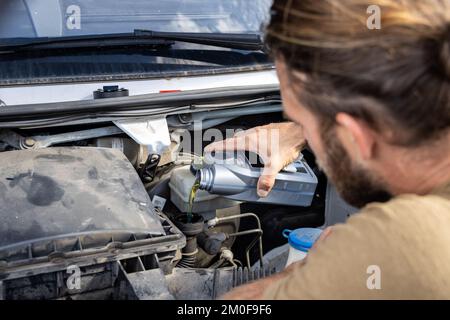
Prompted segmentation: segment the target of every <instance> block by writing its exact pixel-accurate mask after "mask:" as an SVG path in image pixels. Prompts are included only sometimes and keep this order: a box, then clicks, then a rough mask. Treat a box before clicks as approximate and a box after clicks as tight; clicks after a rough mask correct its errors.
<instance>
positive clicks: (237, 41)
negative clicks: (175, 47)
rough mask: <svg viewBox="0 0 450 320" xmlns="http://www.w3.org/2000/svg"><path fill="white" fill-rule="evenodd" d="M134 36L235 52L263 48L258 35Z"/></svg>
mask: <svg viewBox="0 0 450 320" xmlns="http://www.w3.org/2000/svg"><path fill="white" fill-rule="evenodd" d="M134 33H135V34H136V35H140V36H147V37H150V38H152V39H164V40H173V41H182V42H189V43H196V44H204V45H210V46H216V47H223V48H229V49H237V50H248V51H260V50H263V48H264V43H263V41H262V39H261V35H260V34H258V33H207V32H205V33H200V32H160V31H152V30H142V29H136V30H134Z"/></svg>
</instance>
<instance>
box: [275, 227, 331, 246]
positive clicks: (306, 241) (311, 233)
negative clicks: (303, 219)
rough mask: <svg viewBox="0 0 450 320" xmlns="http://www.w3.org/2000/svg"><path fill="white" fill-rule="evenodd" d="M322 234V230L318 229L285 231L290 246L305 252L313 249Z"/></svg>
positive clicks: (284, 234)
mask: <svg viewBox="0 0 450 320" xmlns="http://www.w3.org/2000/svg"><path fill="white" fill-rule="evenodd" d="M321 233H322V230H321V229H318V228H300V229H295V230H289V229H285V230H283V236H284V237H285V238H287V239H288V241H289V245H291V246H292V247H293V248H295V249H297V250H300V251H303V252H308V251H309V249H311V247H312V246H313V245H314V243H315V242H316V241H317V239H318V238H319V236H320V234H321Z"/></svg>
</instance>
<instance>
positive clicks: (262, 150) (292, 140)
mask: <svg viewBox="0 0 450 320" xmlns="http://www.w3.org/2000/svg"><path fill="white" fill-rule="evenodd" d="M304 146H305V138H304V137H303V130H302V128H301V127H300V126H299V125H297V124H295V123H293V122H283V123H273V124H269V125H266V126H261V127H256V128H252V129H249V130H246V131H242V132H239V133H237V134H235V135H234V137H233V138H230V139H226V140H223V141H218V142H214V143H212V144H210V145H208V146H207V147H206V148H205V152H212V151H234V150H240V151H251V152H254V153H257V154H258V155H259V156H260V157H261V159H262V161H263V162H264V169H263V172H262V174H261V177H260V178H259V180H258V188H257V192H258V195H259V196H260V197H266V196H267V194H268V193H269V192H270V190H271V189H272V187H273V185H274V183H275V177H276V175H277V174H278V173H279V172H280V170H281V169H283V168H284V167H285V166H287V165H288V164H290V163H291V162H293V161H294V160H295V159H297V158H298V156H299V154H300V151H301V150H302V148H303V147H304Z"/></svg>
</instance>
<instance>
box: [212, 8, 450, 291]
mask: <svg viewBox="0 0 450 320" xmlns="http://www.w3.org/2000/svg"><path fill="white" fill-rule="evenodd" d="M377 4H378V5H379V8H380V9H381V29H375V30H371V29H370V28H368V27H367V23H366V22H367V19H368V14H367V8H368V7H369V5H377ZM267 43H268V45H269V47H270V49H271V50H272V54H273V57H274V59H275V63H276V68H277V71H278V76H279V80H280V88H281V94H282V98H283V101H284V108H285V110H284V111H285V114H286V116H287V117H288V118H289V119H290V120H291V122H287V123H281V124H272V125H268V126H265V127H259V128H255V129H251V130H249V131H246V132H244V133H243V134H242V133H241V134H239V135H238V136H236V137H234V138H232V139H229V140H225V141H224V142H217V143H214V144H212V145H210V146H208V148H207V151H212V150H222V149H228V150H230V149H233V148H239V146H240V145H245V147H244V148H245V149H249V150H251V151H256V152H258V151H260V146H262V145H270V143H267V141H264V139H265V138H264V137H266V136H267V135H266V134H261V133H262V132H263V131H267V130H268V131H272V130H277V131H278V134H279V136H280V137H281V139H280V141H279V143H280V144H279V146H278V152H272V153H271V150H268V152H266V154H267V155H266V156H265V159H263V160H264V161H265V165H266V167H265V169H264V172H263V175H262V177H261V178H260V181H259V183H258V193H259V195H260V196H262V197H264V196H266V195H267V193H268V192H270V189H271V187H272V185H273V183H274V179H275V175H276V174H277V172H278V171H279V170H280V169H281V168H282V167H283V166H284V165H285V164H286V163H289V162H290V161H292V160H293V159H294V158H295V157H296V156H297V155H298V153H299V151H300V150H301V148H302V147H303V146H304V144H305V140H306V142H307V143H308V144H309V146H310V148H311V149H312V150H313V151H314V153H315V155H316V157H317V159H318V163H319V165H320V166H321V168H322V169H323V170H324V172H325V173H326V174H327V176H328V177H329V179H330V180H331V181H332V182H333V183H334V184H335V185H336V187H337V189H338V191H339V192H340V194H341V195H342V196H343V198H344V199H345V200H347V202H349V203H350V204H352V205H355V206H358V207H360V208H361V211H360V212H359V213H358V214H357V215H355V216H353V217H351V218H350V219H349V220H348V221H347V222H346V223H345V224H342V225H337V226H334V227H333V230H332V232H331V234H329V235H328V236H327V237H326V239H323V240H321V241H320V243H319V244H318V245H317V246H316V247H315V248H314V249H313V250H311V252H310V253H309V255H308V257H307V259H306V261H304V262H302V263H297V264H294V265H293V266H291V267H290V268H288V269H287V270H285V271H284V272H282V273H280V274H278V275H276V276H274V277H269V278H267V279H264V280H261V281H257V282H254V283H251V284H248V285H245V286H242V287H239V288H237V289H236V290H234V291H232V292H230V293H229V294H228V295H226V296H225V297H224V298H229V299H261V298H263V299H377V298H381V299H435V298H444V299H449V298H450V0H422V1H417V0H383V1H382V0H378V1H375V0H371V1H369V2H367V1H363V0H339V1H337V0H335V1H333V0H275V1H274V4H273V7H272V18H271V22H270V24H269V26H268V28H267Z"/></svg>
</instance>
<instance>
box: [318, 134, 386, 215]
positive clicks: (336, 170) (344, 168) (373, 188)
mask: <svg viewBox="0 0 450 320" xmlns="http://www.w3.org/2000/svg"><path fill="white" fill-rule="evenodd" d="M336 137H337V135H336V134H335V131H334V130H333V129H331V128H327V129H324V131H323V132H322V138H323V141H324V142H323V144H324V147H325V150H326V152H325V158H324V159H322V160H320V159H318V160H317V162H318V165H319V167H320V168H321V169H322V170H323V171H324V172H325V174H326V175H327V177H328V178H329V180H330V181H331V182H332V183H333V184H334V186H335V187H336V190H337V191H338V193H339V194H340V195H341V197H342V198H343V199H344V200H345V201H346V202H347V203H348V204H350V205H352V206H354V207H357V208H362V207H364V206H365V205H367V204H368V203H371V202H386V201H389V200H390V199H391V198H392V194H390V193H389V192H388V191H387V188H386V187H385V184H384V183H383V182H382V180H381V179H380V178H378V177H376V176H375V175H374V174H373V173H372V172H369V171H368V170H367V169H365V168H363V167H361V166H360V165H358V164H357V163H355V162H354V161H352V159H351V158H350V156H349V155H348V154H347V152H346V150H345V149H344V147H343V146H342V144H341V143H340V142H339V140H338V139H337V138H336Z"/></svg>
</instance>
